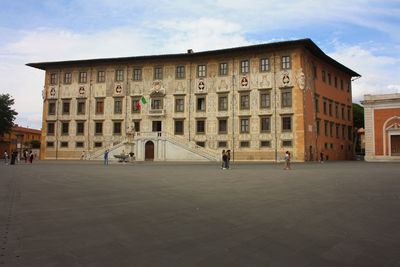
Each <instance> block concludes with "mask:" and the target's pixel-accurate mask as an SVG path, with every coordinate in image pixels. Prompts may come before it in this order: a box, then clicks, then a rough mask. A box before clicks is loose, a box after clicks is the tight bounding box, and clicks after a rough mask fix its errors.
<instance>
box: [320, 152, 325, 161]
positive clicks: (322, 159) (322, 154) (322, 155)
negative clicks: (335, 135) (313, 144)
mask: <svg viewBox="0 0 400 267" xmlns="http://www.w3.org/2000/svg"><path fill="white" fill-rule="evenodd" d="M320 160H321V161H320V162H321V163H324V152H322V151H321V154H320Z"/></svg>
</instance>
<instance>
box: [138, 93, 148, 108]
mask: <svg viewBox="0 0 400 267" xmlns="http://www.w3.org/2000/svg"><path fill="white" fill-rule="evenodd" d="M146 103H147V102H146V99H145V98H144V96H142V98H141V99H140V101H139V103H137V105H136V108H137V109H139V108H140V107H141V106H143V105H144V104H146Z"/></svg>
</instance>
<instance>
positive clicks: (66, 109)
mask: <svg viewBox="0 0 400 267" xmlns="http://www.w3.org/2000/svg"><path fill="white" fill-rule="evenodd" d="M63 114H69V101H64V102H63Z"/></svg>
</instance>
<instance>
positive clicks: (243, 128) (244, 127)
mask: <svg viewBox="0 0 400 267" xmlns="http://www.w3.org/2000/svg"><path fill="white" fill-rule="evenodd" d="M245 122H247V123H245ZM239 132H240V133H241V134H249V133H250V118H249V117H245V118H240V131H239Z"/></svg>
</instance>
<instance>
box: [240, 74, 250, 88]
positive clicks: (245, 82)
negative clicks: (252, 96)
mask: <svg viewBox="0 0 400 267" xmlns="http://www.w3.org/2000/svg"><path fill="white" fill-rule="evenodd" d="M240 86H241V87H242V88H248V87H249V80H248V78H247V77H246V76H243V77H242V79H240Z"/></svg>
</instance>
